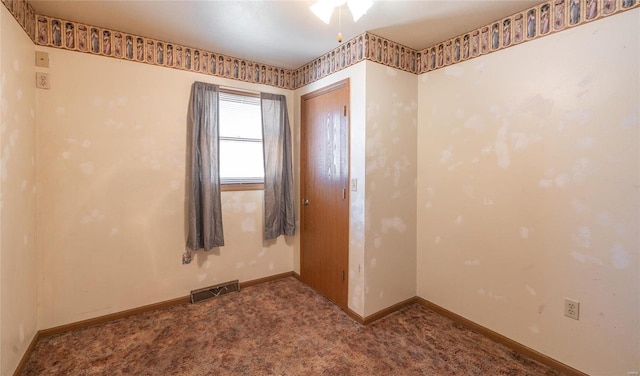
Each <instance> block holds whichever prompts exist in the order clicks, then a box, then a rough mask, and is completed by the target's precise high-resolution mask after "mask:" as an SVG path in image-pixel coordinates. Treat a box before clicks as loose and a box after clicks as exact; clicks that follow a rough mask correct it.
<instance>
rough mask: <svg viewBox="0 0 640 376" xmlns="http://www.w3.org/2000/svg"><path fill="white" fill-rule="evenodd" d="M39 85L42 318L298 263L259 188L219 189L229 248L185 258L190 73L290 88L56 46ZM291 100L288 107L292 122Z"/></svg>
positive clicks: (45, 323)
mask: <svg viewBox="0 0 640 376" xmlns="http://www.w3.org/2000/svg"><path fill="white" fill-rule="evenodd" d="M36 49H37V50H40V51H45V52H48V53H49V57H50V69H48V71H49V73H50V77H51V90H39V91H38V92H37V96H36V97H37V118H38V135H37V137H38V144H39V147H38V170H37V176H38V186H39V187H38V205H39V210H38V212H39V216H38V236H39V260H40V266H41V269H40V286H39V287H40V294H39V305H38V313H39V316H38V317H39V327H40V328H41V329H44V328H49V327H53V326H57V325H61V324H67V323H71V322H75V321H79V320H83V319H87V318H91V317H97V316H101V315H105V314H109V313H112V312H118V311H122V310H125V309H129V308H134V307H138V306H142V305H146V304H150V303H155V302H159V301H164V300H167V299H172V298H176V297H181V296H185V295H188V294H189V291H190V290H193V289H196V288H200V287H204V286H209V285H212V284H216V283H220V282H225V281H229V280H233V279H239V280H240V281H241V282H242V281H247V280H252V279H257V278H262V277H266V276H270V275H275V274H278V273H284V272H289V271H291V270H293V264H292V262H293V249H294V246H293V239H286V240H285V239H284V238H283V237H280V238H278V240H277V241H276V242H272V243H268V244H263V241H262V208H263V201H262V191H247V192H224V193H223V194H222V201H223V203H222V206H223V222H224V230H225V244H226V246H225V247H222V248H221V249H220V251H219V252H216V251H214V252H212V253H209V254H207V253H204V252H198V253H197V254H196V255H195V257H194V261H193V262H192V263H191V264H190V265H182V264H181V256H182V252H183V251H184V244H185V230H184V228H185V215H184V206H185V198H184V197H185V156H186V151H185V149H186V117H187V105H188V100H189V93H190V87H191V84H192V83H193V82H194V81H197V80H199V81H205V82H211V83H216V84H220V85H223V86H230V87H238V88H242V89H250V90H256V91H260V90H263V91H265V92H274V93H280V94H285V95H286V96H287V98H288V106H289V108H291V109H292V108H293V103H292V92H291V91H286V90H281V89H275V88H272V87H267V86H261V85H254V84H248V83H241V82H237V81H230V80H224V79H219V78H215V77H211V76H205V75H200V74H196V73H190V72H183V71H177V70H172V69H166V68H161V67H153V66H149V65H145V64H137V63H133V62H127V61H122V60H116V59H109V58H104V57H97V56H92V55H89V54H82V53H77V52H69V51H63V50H58V49H53V48H45V47H36ZM292 114H293V111H290V116H291V122H292V123H293V116H292Z"/></svg>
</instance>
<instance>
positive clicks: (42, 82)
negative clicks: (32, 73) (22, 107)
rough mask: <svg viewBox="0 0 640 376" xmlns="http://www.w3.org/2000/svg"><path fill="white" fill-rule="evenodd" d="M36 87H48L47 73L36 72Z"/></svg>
mask: <svg viewBox="0 0 640 376" xmlns="http://www.w3.org/2000/svg"><path fill="white" fill-rule="evenodd" d="M36 87H37V88H40V89H49V73H42V72H36Z"/></svg>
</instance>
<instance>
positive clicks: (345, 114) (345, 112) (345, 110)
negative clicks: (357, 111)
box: [344, 106, 347, 116]
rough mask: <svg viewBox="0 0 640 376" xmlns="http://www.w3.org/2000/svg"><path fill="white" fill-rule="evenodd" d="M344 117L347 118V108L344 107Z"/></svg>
mask: <svg viewBox="0 0 640 376" xmlns="http://www.w3.org/2000/svg"><path fill="white" fill-rule="evenodd" d="M344 116H347V106H344Z"/></svg>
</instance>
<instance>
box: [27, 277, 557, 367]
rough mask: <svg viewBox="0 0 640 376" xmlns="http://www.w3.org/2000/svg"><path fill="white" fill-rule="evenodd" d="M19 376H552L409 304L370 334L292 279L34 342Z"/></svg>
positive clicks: (370, 329)
mask: <svg viewBox="0 0 640 376" xmlns="http://www.w3.org/2000/svg"><path fill="white" fill-rule="evenodd" d="M23 375H558V373H556V372H554V371H553V370H550V369H549V368H547V367H546V366H544V365H542V364H540V363H537V362H535V361H533V360H531V359H528V358H526V357H523V356H521V355H518V354H517V353H515V352H513V351H511V350H509V349H508V348H506V347H504V346H502V345H500V344H497V343H495V342H493V341H491V340H489V339H487V338H486V337H483V336H481V335H479V334H477V333H475V332H473V331H470V330H468V329H466V328H464V327H461V326H460V325H458V324H456V323H454V322H452V321H451V320H449V319H447V318H444V317H442V316H440V315H438V314H436V313H434V312H432V311H431V310H429V309H427V308H425V307H423V306H421V305H413V306H410V307H407V308H405V309H403V310H401V311H399V312H396V313H394V314H392V315H389V316H387V317H385V318H384V319H381V320H379V321H377V322H375V323H373V324H371V325H369V326H362V325H360V324H358V323H356V322H355V321H353V320H352V319H351V318H350V317H348V316H347V315H346V314H345V313H344V312H343V311H342V310H341V309H340V308H338V307H337V306H335V305H333V304H332V303H330V302H329V301H328V300H326V299H325V298H324V297H322V296H320V295H319V294H317V293H316V292H314V291H313V290H312V289H310V288H309V287H307V286H305V285H303V284H302V283H300V282H299V281H297V280H296V279H294V278H285V279H282V280H278V281H274V282H269V283H265V284H262V285H259V286H254V287H249V288H246V289H244V290H242V291H241V292H239V293H235V294H229V295H225V296H221V297H219V298H216V299H212V300H208V301H204V302H200V303H196V304H190V305H181V306H175V307H172V308H169V309H163V310H157V311H153V312H148V313H145V314H141V315H137V316H133V317H129V318H126V319H120V320H117V321H112V322H109V323H106V324H102V325H97V326H94V327H90V328H86V329H82V330H77V331H73V332H68V333H65V334H61V335H58V336H54V337H49V338H44V339H42V340H40V341H39V342H38V344H37V345H36V347H35V351H34V352H33V353H32V355H31V357H30V358H29V360H28V362H27V364H26V367H25V369H24V372H23Z"/></svg>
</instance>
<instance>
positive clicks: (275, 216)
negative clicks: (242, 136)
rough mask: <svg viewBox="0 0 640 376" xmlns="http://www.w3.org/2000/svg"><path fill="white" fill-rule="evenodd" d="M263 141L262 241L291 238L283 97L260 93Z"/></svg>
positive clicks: (292, 226) (288, 136) (292, 225)
mask: <svg viewBox="0 0 640 376" xmlns="http://www.w3.org/2000/svg"><path fill="white" fill-rule="evenodd" d="M260 102H261V108H262V136H263V142H264V238H265V240H267V239H275V238H277V237H278V236H280V235H293V234H295V231H296V219H295V213H294V207H293V172H292V166H291V129H290V127H289V114H288V113H287V100H286V98H285V96H284V95H277V94H267V93H261V94H260Z"/></svg>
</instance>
